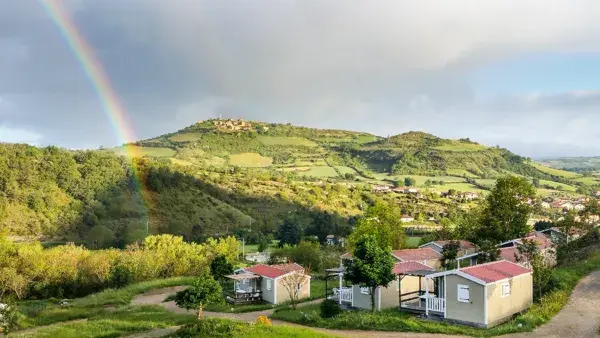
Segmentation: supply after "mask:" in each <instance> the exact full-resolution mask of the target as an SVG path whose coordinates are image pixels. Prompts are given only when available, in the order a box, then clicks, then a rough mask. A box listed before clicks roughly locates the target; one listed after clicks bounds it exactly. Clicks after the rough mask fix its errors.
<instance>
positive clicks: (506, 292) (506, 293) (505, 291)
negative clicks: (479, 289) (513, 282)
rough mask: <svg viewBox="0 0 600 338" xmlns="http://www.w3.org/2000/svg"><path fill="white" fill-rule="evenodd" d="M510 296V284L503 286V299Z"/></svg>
mask: <svg viewBox="0 0 600 338" xmlns="http://www.w3.org/2000/svg"><path fill="white" fill-rule="evenodd" d="M506 296H510V284H509V283H504V284H502V297H506Z"/></svg>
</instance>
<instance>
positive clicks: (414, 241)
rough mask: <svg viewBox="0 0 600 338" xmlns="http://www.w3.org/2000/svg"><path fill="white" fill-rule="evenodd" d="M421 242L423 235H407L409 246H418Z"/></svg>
mask: <svg viewBox="0 0 600 338" xmlns="http://www.w3.org/2000/svg"><path fill="white" fill-rule="evenodd" d="M419 243H421V237H410V236H406V245H407V246H408V247H409V248H416V247H418V246H419Z"/></svg>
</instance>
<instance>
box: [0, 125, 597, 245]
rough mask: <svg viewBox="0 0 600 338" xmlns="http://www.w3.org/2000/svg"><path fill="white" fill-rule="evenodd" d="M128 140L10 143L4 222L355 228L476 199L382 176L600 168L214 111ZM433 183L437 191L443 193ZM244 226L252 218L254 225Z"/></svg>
mask: <svg viewBox="0 0 600 338" xmlns="http://www.w3.org/2000/svg"><path fill="white" fill-rule="evenodd" d="M130 146H133V147H137V150H138V151H137V152H133V153H137V154H141V156H142V157H143V158H142V159H135V162H136V163H137V167H138V170H137V176H134V175H133V172H132V170H131V167H130V163H129V162H130V160H131V159H127V158H125V157H123V156H119V155H125V156H129V155H130V154H131V153H132V152H131V151H125V149H124V148H123V147H118V148H113V149H100V150H89V151H68V150H64V149H58V148H56V147H46V148H37V147H33V146H28V145H18V144H0V229H5V230H8V232H9V233H10V234H11V235H18V236H44V237H46V238H63V239H66V240H73V241H77V242H84V243H87V244H88V245H92V246H94V245H98V244H97V243H113V244H114V245H120V246H124V245H126V244H128V243H131V242H133V241H135V240H136V239H139V238H140V237H143V236H144V235H145V234H147V233H173V234H178V235H182V236H184V237H185V238H186V239H187V240H201V239H202V238H205V237H207V236H214V235H224V234H231V233H234V232H238V231H242V230H241V229H247V230H251V232H252V233H259V234H261V233H273V232H274V231H275V230H276V229H277V226H278V225H279V224H281V222H282V221H283V220H284V219H285V218H287V217H294V219H295V220H296V221H298V223H299V224H301V225H302V226H303V227H304V228H306V229H310V230H308V231H307V234H312V235H316V236H319V237H320V238H321V237H323V239H324V236H326V235H327V234H328V233H335V234H340V235H344V234H345V233H347V231H348V229H349V226H350V225H351V224H352V223H353V222H354V220H355V218H356V217H357V216H359V215H360V214H361V213H362V210H364V208H365V207H366V206H368V205H369V204H370V203H372V202H373V200H374V199H375V198H384V199H389V200H393V202H394V203H395V204H396V205H398V206H399V207H400V209H401V212H402V213H403V214H408V215H412V216H414V217H415V219H418V220H419V222H423V221H425V220H427V219H430V218H431V217H434V218H435V217H438V218H439V217H440V215H441V214H445V213H447V212H449V210H454V211H456V210H463V209H465V208H468V203H467V204H465V203H464V202H461V201H454V200H449V199H439V198H436V197H425V198H416V197H414V196H408V195H403V194H388V195H381V194H376V193H373V192H372V191H371V186H372V185H375V184H386V185H392V184H399V185H404V180H405V179H406V178H410V179H411V180H408V181H409V182H412V181H414V184H415V185H416V186H417V187H419V188H421V189H422V190H423V191H425V190H427V189H430V190H437V191H446V190H449V189H454V190H457V191H474V192H478V193H481V194H482V195H485V194H487V192H488V190H489V189H490V188H491V187H492V186H493V185H494V184H495V179H496V178H498V177H500V176H502V175H506V174H512V175H519V176H522V177H526V178H528V179H529V180H530V181H532V182H535V184H536V185H537V186H538V191H539V193H540V194H541V195H544V196H546V195H553V196H556V197H562V196H566V195H575V194H577V193H587V192H588V191H590V190H591V189H592V187H594V186H596V187H597V186H600V179H598V178H597V177H593V176H585V175H581V174H578V173H574V172H569V171H563V170H559V169H556V168H551V167H548V166H544V165H542V164H540V163H536V162H534V161H532V160H530V159H528V158H524V157H521V156H518V155H516V154H514V153H511V152H510V151H508V150H506V149H502V148H498V147H486V146H484V145H480V144H478V143H476V142H473V141H471V140H469V139H461V140H449V139H442V138H439V137H436V136H434V135H430V134H427V133H422V132H408V133H404V134H400V135H395V136H391V137H380V136H376V135H372V134H368V133H361V132H353V131H345V130H331V129H315V128H306V127H298V126H293V125H289V124H272V123H264V122H254V121H249V122H247V121H242V120H207V121H200V122H198V123H196V124H194V125H191V126H189V127H187V128H184V129H182V130H180V131H177V132H175V133H171V134H166V135H161V136H158V137H155V138H152V139H148V140H141V141H138V142H136V143H134V144H132V145H130ZM434 195H435V194H433V193H432V194H431V195H430V196H434ZM244 231H245V230H244Z"/></svg>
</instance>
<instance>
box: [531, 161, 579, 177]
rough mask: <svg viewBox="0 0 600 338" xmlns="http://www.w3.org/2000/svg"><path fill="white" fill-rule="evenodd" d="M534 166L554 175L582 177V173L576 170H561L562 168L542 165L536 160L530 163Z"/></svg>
mask: <svg viewBox="0 0 600 338" xmlns="http://www.w3.org/2000/svg"><path fill="white" fill-rule="evenodd" d="M530 164H531V166H532V167H534V168H536V169H537V170H539V171H541V172H543V173H546V174H550V175H554V176H559V177H564V178H577V177H581V175H580V174H578V173H574V172H570V171H566V170H560V169H555V168H550V167H547V166H545V165H541V164H539V163H535V162H531V163H530Z"/></svg>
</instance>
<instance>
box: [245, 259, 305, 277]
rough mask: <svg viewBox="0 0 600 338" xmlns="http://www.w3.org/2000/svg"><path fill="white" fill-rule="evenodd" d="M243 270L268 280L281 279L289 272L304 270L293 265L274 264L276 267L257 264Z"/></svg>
mask: <svg viewBox="0 0 600 338" xmlns="http://www.w3.org/2000/svg"><path fill="white" fill-rule="evenodd" d="M244 270H246V271H248V272H252V273H253V274H256V275H259V276H262V277H268V278H277V277H281V276H283V275H285V274H287V273H289V272H291V271H300V270H304V268H303V267H301V266H300V265H298V264H296V263H293V264H276V265H264V264H257V265H254V266H251V267H247V268H245V269H244Z"/></svg>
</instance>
